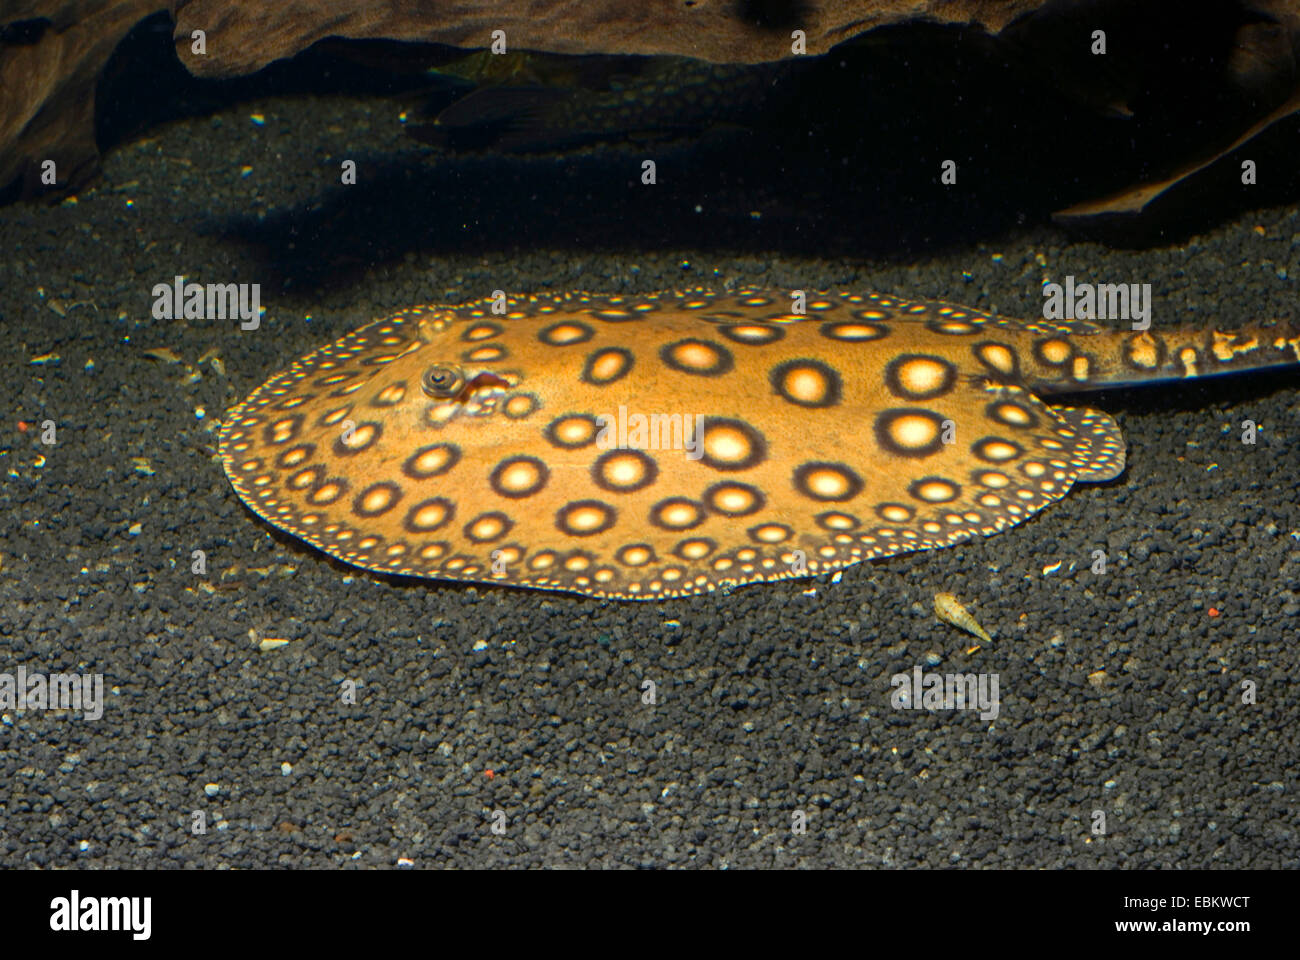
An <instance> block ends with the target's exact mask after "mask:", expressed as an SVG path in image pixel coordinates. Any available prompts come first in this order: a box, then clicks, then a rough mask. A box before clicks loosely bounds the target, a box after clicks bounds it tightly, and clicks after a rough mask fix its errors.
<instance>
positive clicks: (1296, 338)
mask: <svg viewBox="0 0 1300 960" xmlns="http://www.w3.org/2000/svg"><path fill="white" fill-rule="evenodd" d="M1089 326H1091V325H1089ZM1088 332H1089V333H1090V334H1091V335H1090V336H1082V337H1078V336H1064V335H1053V334H1052V333H1050V332H1048V333H1045V334H1042V335H1040V336H1038V337H1035V339H1034V342H1033V343H1032V345H1031V349H1030V350H1028V351H1024V352H1022V361H1023V362H1024V365H1025V369H1023V371H1022V373H1023V375H1024V378H1025V380H1026V382H1027V383H1028V385H1029V386H1030V388H1031V389H1033V390H1034V391H1035V392H1038V393H1077V392H1082V391H1087V390H1104V389H1110V388H1115V387H1125V386H1133V385H1137V384H1141V383H1146V382H1151V381H1160V380H1163V381H1169V380H1182V379H1190V378H1193V377H1213V376H1219V375H1221V374H1228V373H1239V372H1241V371H1244V370H1260V369H1265V368H1272V367H1286V366H1294V365H1297V364H1300V320H1263V321H1258V322H1255V323H1249V324H1246V325H1245V326H1243V327H1240V328H1238V329H1235V330H1215V329H1213V328H1208V327H1176V328H1173V329H1169V330H1157V329H1155V328H1150V329H1147V330H1131V329H1130V330H1104V329H1101V328H1099V327H1095V326H1093V327H1092V329H1091V330H1089V331H1088ZM1024 353H1027V354H1028V356H1024Z"/></svg>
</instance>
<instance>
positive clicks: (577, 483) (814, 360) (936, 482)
mask: <svg viewBox="0 0 1300 960" xmlns="http://www.w3.org/2000/svg"><path fill="white" fill-rule="evenodd" d="M800 308H802V309H800ZM1297 356H1300V337H1297V336H1295V334H1294V331H1274V330H1271V329H1269V327H1268V325H1257V326H1256V327H1253V328H1251V329H1250V330H1248V331H1237V332H1235V333H1230V334H1223V333H1218V332H1213V331H1191V330H1180V331H1177V332H1175V333H1172V334H1171V333H1164V334H1157V333H1155V332H1154V331H1146V332H1142V333H1134V332H1131V331H1106V330H1104V329H1103V328H1101V327H1097V326H1095V325H1092V324H1089V323H1055V322H1024V321H1017V320H1010V319H1007V318H1002V317H996V316H991V315H988V314H983V313H980V312H979V311H976V310H973V309H970V308H967V307H962V306H957V305H954V304H946V303H937V302H913V301H907V300H903V299H900V298H897V297H892V296H885V295H881V294H856V293H835V294H812V295H808V296H807V297H806V298H803V301H802V302H800V301H798V300H796V299H795V298H793V297H792V296H791V295H790V294H789V293H787V292H784V291H773V290H742V291H740V292H738V293H729V294H721V293H714V292H711V291H707V290H687V291H679V292H673V293H661V294H651V295H638V296H632V295H628V296H598V295H594V294H588V293H566V294H554V295H552V294H538V295H531V296H515V297H509V298H505V299H503V300H500V301H496V302H494V301H491V300H485V301H477V302H474V303H469V304H465V305H462V306H457V307H441V306H417V307H411V308H410V309H407V310H404V311H402V312H401V313H398V314H396V315H394V316H392V317H388V318H386V319H383V320H378V321H376V322H374V323H371V324H369V325H367V326H365V327H362V328H360V329H358V330H356V331H354V332H352V333H350V334H348V335H347V336H346V337H344V338H342V339H341V340H339V341H337V342H336V343H333V344H330V345H329V346H325V347H322V348H321V349H319V350H316V351H315V352H313V353H311V354H309V355H307V356H306V357H303V358H302V359H301V360H298V361H296V362H295V363H293V364H292V365H290V366H289V367H288V369H286V370H284V371H282V372H280V373H277V374H276V375H275V376H273V377H271V379H270V380H268V381H267V382H266V383H264V384H262V385H261V386H260V387H258V388H257V389H256V390H254V391H253V393H252V394H251V395H250V396H249V397H248V398H247V399H246V400H245V401H244V402H243V403H241V404H239V405H238V406H237V407H236V408H235V409H233V410H232V411H231V412H230V414H229V416H228V417H227V419H226V421H225V424H224V426H223V428H222V431H221V438H220V453H221V459H222V462H223V464H224V466H225V470H226V473H227V475H228V476H229V477H230V480H231V482H232V484H233V485H234V488H235V490H236V491H237V493H238V494H239V496H240V497H241V498H242V499H243V500H244V502H245V503H246V504H248V506H249V507H250V508H251V509H252V510H253V511H254V512H256V513H257V514H259V515H260V516H261V517H262V518H264V519H265V520H266V521H268V522H269V523H271V524H273V525H274V526H276V527H279V528H281V529H283V530H286V531H288V532H290V533H292V534H293V535H295V536H297V537H300V538H301V539H303V540H305V541H307V542H308V543H310V544H312V545H313V546H315V547H317V548H319V549H321V550H323V551H325V552H326V553H328V554H330V555H332V556H334V557H337V558H338V559H340V560H343V561H345V562H347V563H349V564H353V565H355V566H358V567H362V568H364V569H367V570H373V571H379V572H383V573H389V574H399V575H408V576H419V577H431V578H442V579H452V580H471V581H480V582H499V583H505V584H513V585H517V586H524V587H536V588H542V589H551V590H569V591H575V592H578V593H583V594H588V595H592V596H601V597H615V598H620V599H649V598H655V597H673V596H683V595H687V594H694V593H700V592H704V591H712V590H716V589H720V588H729V587H734V586H738V585H741V584H746V583H751V582H754V581H759V580H780V579H785V578H789V577H797V576H811V575H816V574H820V573H825V572H827V571H832V570H837V569H840V568H842V567H845V566H848V565H850V564H853V563H857V562H859V561H861V560H867V559H870V558H874V557H887V556H890V555H893V554H898V553H903V552H906V551H911V550H924V549H930V548H935V547H944V546H948V545H950V544H954V543H959V542H961V541H963V540H966V539H969V538H971V537H975V536H985V535H988V534H992V533H996V532H998V531H1000V530H1002V529H1005V528H1006V527H1009V526H1012V525H1014V524H1016V523H1019V522H1021V521H1022V520H1025V519H1027V518H1029V517H1030V516H1032V515H1033V514H1034V513H1036V512H1037V511H1039V510H1041V509H1042V508H1043V507H1044V506H1046V505H1047V504H1049V503H1051V502H1052V501H1054V500H1059V499H1060V498H1061V497H1063V496H1065V494H1066V493H1067V492H1068V491H1069V490H1070V488H1071V486H1073V485H1074V484H1075V483H1076V482H1095V481H1102V480H1109V479H1112V478H1114V477H1116V476H1118V475H1119V474H1120V473H1122V472H1123V469H1124V441H1123V438H1122V437H1121V435H1120V432H1119V428H1118V426H1117V425H1116V423H1115V421H1114V420H1112V419H1111V418H1110V417H1109V416H1107V415H1106V414H1105V413H1102V412H1100V411H1098V410H1094V409H1090V408H1086V407H1058V406H1051V405H1049V404H1047V403H1046V402H1044V401H1043V400H1042V399H1040V397H1039V396H1038V394H1049V393H1060V392H1075V391H1079V390H1084V389H1092V388H1096V387H1098V386H1100V385H1105V384H1113V383H1119V382H1130V381H1136V380H1141V379H1167V378H1172V377H1178V376H1195V375H1202V374H1204V373H1207V372H1217V370H1218V369H1220V368H1222V369H1229V368H1233V367H1242V366H1261V365H1266V364H1274V363H1283V362H1294V361H1295V360H1296V358H1297Z"/></svg>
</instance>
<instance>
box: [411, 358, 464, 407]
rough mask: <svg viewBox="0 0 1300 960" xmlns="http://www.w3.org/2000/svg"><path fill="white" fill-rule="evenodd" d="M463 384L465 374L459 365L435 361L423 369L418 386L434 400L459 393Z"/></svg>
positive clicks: (444, 398)
mask: <svg viewBox="0 0 1300 960" xmlns="http://www.w3.org/2000/svg"><path fill="white" fill-rule="evenodd" d="M463 386H465V374H463V373H461V370H460V367H457V366H454V365H452V364H448V363H435V364H434V365H433V366H431V367H430V368H429V369H427V370H425V371H424V376H422V377H421V378H420V387H421V388H422V389H423V390H424V392H425V393H427V394H428V395H429V396H431V397H433V398H434V399H435V400H446V399H447V398H448V397H454V396H456V394H458V393H460V390H461V387H463Z"/></svg>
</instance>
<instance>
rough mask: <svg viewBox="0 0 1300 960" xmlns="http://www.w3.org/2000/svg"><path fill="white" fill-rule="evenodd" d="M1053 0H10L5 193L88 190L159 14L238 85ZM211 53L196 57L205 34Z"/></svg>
mask: <svg viewBox="0 0 1300 960" xmlns="http://www.w3.org/2000/svg"><path fill="white" fill-rule="evenodd" d="M1043 2H1044V0H799V2H781V0H750V2H745V0H739V2H737V0H725V2H720V0H695V2H690V0H581V2H572V0H551V2H541V3H539V2H537V0H275V2H271V3H268V2H266V0H173V2H167V0H5V2H4V5H3V9H2V10H0V16H3V20H0V189H2V188H3V187H5V185H7V184H9V183H11V182H12V181H13V180H14V179H15V178H18V177H22V178H23V179H24V187H25V190H24V192H25V193H27V194H29V195H30V194H35V193H41V192H47V191H48V189H49V188H48V187H46V186H44V185H42V184H41V182H40V179H39V176H40V164H41V163H42V162H43V161H45V160H54V161H55V162H56V164H57V172H58V185H59V186H60V187H63V188H65V189H66V188H67V187H68V186H70V185H75V184H76V183H79V182H83V181H84V179H85V177H86V176H87V175H88V174H89V173H91V172H92V171H93V170H94V169H95V167H96V166H97V163H98V151H97V150H96V147H95V142H94V135H93V129H94V123H93V120H94V109H95V82H96V80H97V79H98V77H99V74H100V72H101V70H102V69H103V66H104V63H105V62H106V61H107V60H108V57H109V55H110V54H111V53H112V52H113V50H114V48H116V46H117V45H118V43H119V42H120V41H121V40H122V38H123V37H124V36H125V35H126V34H127V32H128V31H129V30H130V29H131V28H132V27H133V26H135V25H136V24H137V23H139V22H140V21H141V20H143V19H144V18H146V17H148V16H150V15H151V14H154V13H159V12H167V13H170V14H171V15H172V17H173V19H174V21H175V24H176V30H175V37H176V51H177V54H178V55H179V56H180V58H181V60H182V62H184V64H185V65H186V67H188V68H189V70H190V71H191V72H192V73H194V74H195V75H196V76H202V77H234V76H241V75H244V74H248V73H252V72H254V71H256V70H259V69H261V68H262V67H264V66H266V65H267V64H268V63H270V62H271V61H273V60H278V59H280V58H283V57H291V56H293V55H294V54H296V53H298V52H299V51H301V50H303V49H305V48H307V47H309V46H310V45H311V44H313V43H315V42H316V41H317V40H321V39H323V38H325V37H344V38H351V39H375V38H384V39H391V40H408V41H422V42H427V43H440V44H447V45H451V46H460V47H486V46H488V45H489V44H490V43H491V38H492V31H494V30H504V31H505V32H506V39H507V43H508V44H509V45H510V46H511V47H512V48H515V49H528V50H543V51H551V52H556V53H586V54H590V53H631V54H659V53H672V54H680V55H684V56H691V57H697V58H700V59H703V60H712V61H716V62H739V63H757V62H762V61H765V60H775V59H780V58H782V57H787V56H790V55H791V49H790V48H791V40H790V34H791V32H792V31H793V30H795V29H799V30H803V31H804V32H805V33H806V36H807V52H808V53H810V54H816V53H824V52H825V51H827V50H829V49H830V48H831V47H832V46H834V45H835V44H836V43H839V42H840V41H842V40H846V39H848V38H849V37H853V36H856V35H857V34H859V33H863V32H865V31H867V30H871V29H873V28H875V27H879V26H883V25H886V24H893V23H900V22H904V21H908V20H930V21H933V22H937V23H954V24H975V25H978V26H981V27H983V28H985V29H986V30H989V31H991V32H996V31H998V30H1001V29H1002V28H1003V27H1004V26H1005V25H1006V24H1007V23H1009V22H1010V21H1011V20H1012V19H1014V18H1015V17H1017V16H1019V15H1020V14H1023V13H1027V12H1029V11H1031V10H1033V9H1034V8H1036V7H1039V6H1041V5H1042V3H1043ZM196 30H201V31H203V33H204V46H205V52H204V53H203V54H201V55H200V54H196V53H195V52H194V43H193V37H194V31H196Z"/></svg>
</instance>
